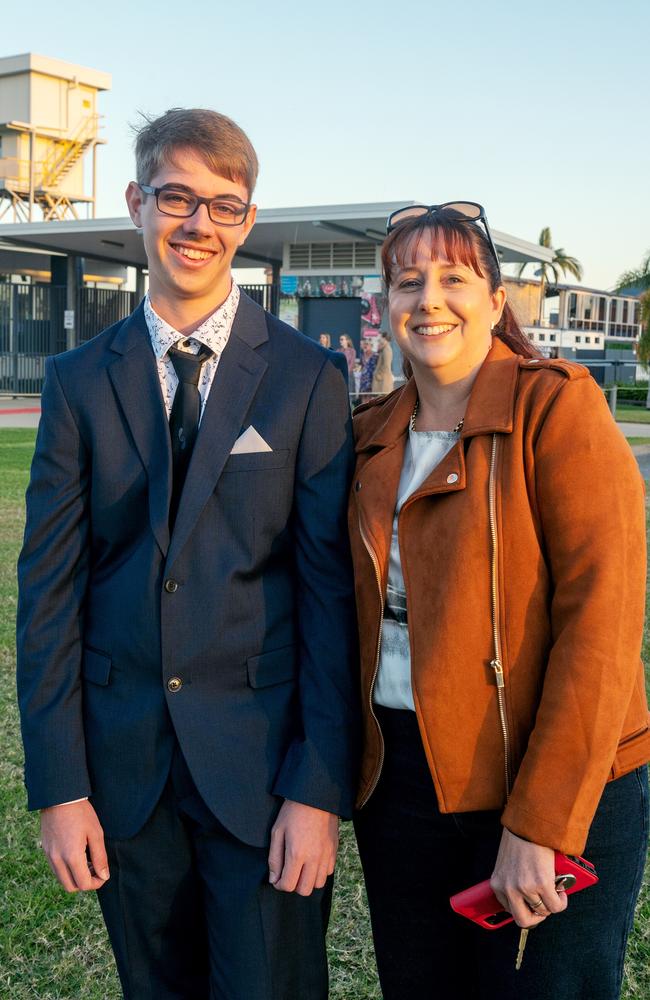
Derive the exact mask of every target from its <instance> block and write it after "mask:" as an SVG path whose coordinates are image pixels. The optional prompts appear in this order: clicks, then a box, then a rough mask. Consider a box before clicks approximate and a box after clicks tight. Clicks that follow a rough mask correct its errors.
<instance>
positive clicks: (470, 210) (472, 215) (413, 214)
mask: <svg viewBox="0 0 650 1000" xmlns="http://www.w3.org/2000/svg"><path fill="white" fill-rule="evenodd" d="M431 211H432V206H427V205H410V206H409V207H408V208H402V209H401V210H400V211H399V212H395V214H394V215H391V217H390V226H391V229H392V228H393V226H397V225H399V223H400V222H405V221H406V220H407V219H418V218H420V216H422V215H428V214H429V212H431ZM434 211H444V212H445V213H448V214H449V215H451V216H452V217H453V216H456V217H457V218H461V219H468V220H469V221H471V222H475V221H476V220H477V219H480V218H481V208H480V206H479V205H473V204H472V202H468V201H451V202H449V203H448V204H445V205H437V206H436V207H435V209H434Z"/></svg>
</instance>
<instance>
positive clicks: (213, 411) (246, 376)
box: [167, 293, 268, 567]
mask: <svg viewBox="0 0 650 1000" xmlns="http://www.w3.org/2000/svg"><path fill="white" fill-rule="evenodd" d="M267 340H268V331H267V328H266V318H265V315H264V311H263V310H262V309H261V308H260V307H259V306H257V305H255V303H254V302H252V300H251V299H249V298H248V297H247V296H246V295H244V294H243V293H242V296H241V299H240V302H239V307H238V309H237V314H236V316H235V320H234V323H233V327H232V330H231V333H230V337H229V339H228V343H227V345H226V347H225V349H224V352H223V354H222V356H221V359H220V361H219V365H218V367H217V371H216V374H215V376H214V381H213V383H212V386H211V388H210V394H209V396H208V401H207V403H206V406H205V410H204V413H203V417H202V419H201V426H200V427H199V434H198V437H197V439H196V444H195V445H194V452H193V454H192V460H191V462H190V467H189V469H188V472H187V478H186V480H185V486H184V488H183V493H182V496H181V500H180V505H179V508H178V515H177V517H176V523H175V525H174V532H173V535H172V539H171V543H170V546H169V556H168V559H167V565H168V567H169V566H171V565H172V564H173V562H174V560H175V558H176V556H177V555H178V554H179V552H180V551H181V549H182V548H183V546H184V545H185V543H186V541H187V539H188V538H189V535H190V534H191V532H192V529H193V528H194V525H195V524H196V522H197V520H198V518H199V516H200V514H201V511H202V510H203V508H204V507H205V505H206V503H207V501H208V499H209V498H210V495H211V494H212V493H213V492H214V489H215V487H216V484H217V480H218V479H219V476H220V475H221V472H222V470H223V467H224V465H225V463H226V460H227V458H228V456H229V454H230V450H231V448H232V446H233V445H234V443H235V441H236V440H237V438H238V437H239V433H240V431H241V427H242V424H243V422H244V419H245V417H246V414H247V412H248V410H249V408H250V405H251V403H252V401H253V399H254V397H255V393H256V392H257V387H258V386H259V384H260V381H261V379H262V376H263V375H264V373H265V371H266V369H267V367H268V365H267V363H266V361H264V360H263V358H261V357H260V356H259V354H257V353H256V351H255V348H256V347H259V345H260V344H263V343H264V342H265V341H267Z"/></svg>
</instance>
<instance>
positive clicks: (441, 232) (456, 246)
mask: <svg viewBox="0 0 650 1000" xmlns="http://www.w3.org/2000/svg"><path fill="white" fill-rule="evenodd" d="M425 232H426V233H427V234H430V237H431V259H432V260H437V259H439V258H441V257H444V258H445V259H446V260H448V261H449V263H450V264H464V265H465V267H470V268H471V269H472V270H473V271H474V272H475V273H476V274H478V275H479V277H481V278H485V280H486V281H487V283H488V287H489V289H490V293H491V294H494V292H496V290H497V288H498V287H499V285H501V284H503V279H502V277H501V272H500V270H499V267H498V265H497V262H496V260H495V259H494V255H493V254H492V250H491V249H490V244H489V243H488V241H487V239H486V236H485V234H484V232H483V230H482V229H481V228H480V226H479V225H478V224H477V223H475V222H463V221H462V220H460V219H452V218H450V217H449V216H447V215H445V213H444V212H441V213H439V214H438V215H425V216H419V217H418V218H415V219H408V220H407V221H406V222H402V223H401V224H400V225H398V226H397V227H396V228H395V229H394V230H393V231H392V233H389V234H388V236H387V237H386V239H385V240H384V243H383V246H382V248H381V264H382V272H383V277H384V283H385V285H386V290H387V291H389V290H390V286H391V284H392V281H393V275H394V274H395V270H396V269H397V268H403V267H405V266H408V263H409V261H411V260H413V258H414V257H415V255H416V253H417V251H418V248H419V246H420V242H421V240H422V237H423V236H424V234H425ZM493 333H494V335H495V336H496V337H499V338H500V339H501V340H502V341H503V342H504V344H506V345H507V346H508V347H509V348H510V350H511V351H514V353H515V354H520V355H521V356H522V357H524V358H539V357H541V354H540V353H539V351H538V350H537V348H536V347H535V346H534V345H533V344H532V343H531V341H530V339H529V338H528V337H527V336H526V334H525V333H524V331H523V330H522V329H521V326H520V325H519V322H518V320H517V317H516V316H515V314H514V312H513V311H512V308H511V307H510V305H509V303H508V302H506V304H505V306H504V309H503V312H502V314H501V319H500V320H499V322H498V323H497V325H496V326H495V328H494V331H493ZM410 367H411V366H410V364H409V362H408V361H407V360H406V359H405V361H404V372H405V374H406V375H407V377H409V376H410V375H411V371H410Z"/></svg>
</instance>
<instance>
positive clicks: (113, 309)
mask: <svg viewBox="0 0 650 1000" xmlns="http://www.w3.org/2000/svg"><path fill="white" fill-rule="evenodd" d="M136 305H137V302H136V298H135V292H123V291H122V290H121V289H119V288H80V289H79V291H78V293H77V310H76V314H75V328H76V331H77V336H76V340H77V343H78V344H83V343H85V342H86V341H87V340H92V338H93V337H95V336H97V334H98V333H99V332H100V331H101V330H105V329H106V327H108V326H112V325H113V323H117V322H118V320H121V319H124V318H125V317H126V316H128V315H129V313H130V312H133V310H134V309H135V307H136Z"/></svg>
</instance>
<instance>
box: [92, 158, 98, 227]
mask: <svg viewBox="0 0 650 1000" xmlns="http://www.w3.org/2000/svg"><path fill="white" fill-rule="evenodd" d="M92 211H93V219H96V218H97V143H96V142H93V210H92Z"/></svg>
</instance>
